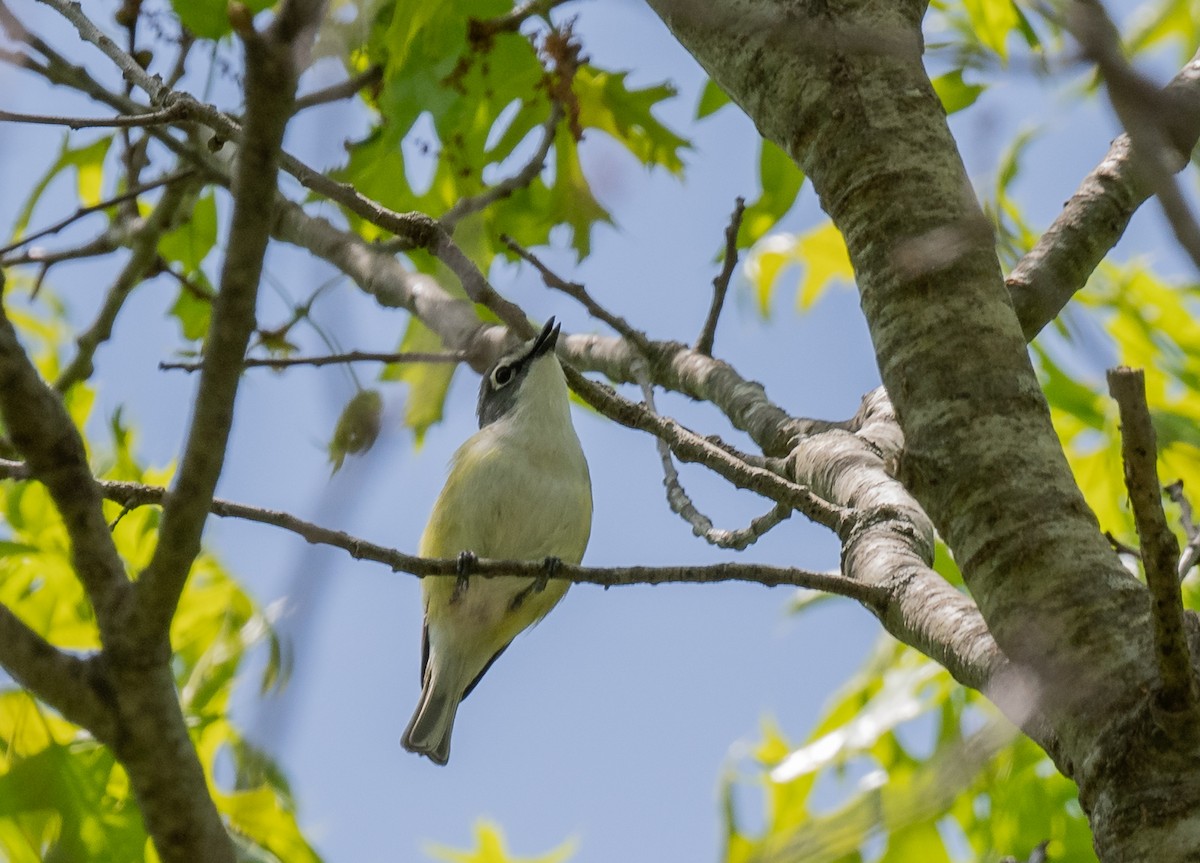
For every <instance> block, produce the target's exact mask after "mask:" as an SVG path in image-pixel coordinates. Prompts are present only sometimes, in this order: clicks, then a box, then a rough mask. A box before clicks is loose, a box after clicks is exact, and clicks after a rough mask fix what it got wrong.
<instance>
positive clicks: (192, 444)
mask: <svg viewBox="0 0 1200 863" xmlns="http://www.w3.org/2000/svg"><path fill="white" fill-rule="evenodd" d="M48 2H57V0H48ZM304 5H306V4H304V3H287V4H285V5H284V7H283V9H282V10H281V12H280V13H279V17H277V18H276V19H275V22H274V23H273V24H272V26H271V28H270V29H268V30H267V32H266V33H265V34H262V35H260V34H258V33H255V32H254V31H253V29H252V28H248V29H245V30H244V31H243V33H242V35H243V39H244V42H245V50H246V84H245V88H246V127H245V130H244V134H243V136H242V144H241V148H240V150H239V154H238V160H237V169H236V171H235V174H234V177H233V186H232V193H233V202H234V203H233V215H232V217H231V224H230V228H229V240H228V243H227V247H226V250H225V259H224V262H223V264H222V268H221V279H220V290H219V292H218V294H217V297H216V299H215V301H214V302H213V317H212V324H211V326H210V329H209V333H208V340H207V342H206V345H205V352H204V361H203V370H202V371H201V373H200V385H199V390H198V392H197V394H196V400H195V406H194V409H193V414H192V422H191V427H190V429H189V431H188V437H187V444H186V447H185V450H184V453H183V456H182V459H181V461H180V467H179V472H178V474H177V475H176V477H175V483H174V487H173V488H172V490H171V495H170V497H169V499H168V500H167V502H166V504H165V505H164V507H163V515H162V522H161V525H160V527H159V537H158V544H157V546H156V547H155V551H154V556H153V558H152V559H151V561H150V564H149V565H148V566H147V568H146V570H145V572H144V573H142V575H141V577H140V579H139V581H138V608H137V612H138V614H137V619H136V620H135V622H134V631H135V633H136V634H137V635H138V636H139V637H141V638H143V639H147V640H150V641H153V642H157V641H159V640H161V639H165V638H166V637H167V629H168V627H169V624H170V621H171V618H172V617H173V615H174V613H175V607H176V604H177V603H178V601H179V595H180V593H181V592H182V590H183V585H184V582H185V580H186V579H187V574H188V570H189V569H190V567H191V565H192V561H193V560H195V558H196V555H197V554H198V553H199V551H200V535H201V532H202V531H203V529H204V523H205V520H206V519H207V517H208V511H209V508H210V506H211V503H212V498H213V492H214V490H215V489H216V485H217V480H218V479H219V478H220V475H221V469H222V467H223V466H224V463H225V449H226V445H227V443H228V440H229V431H230V427H231V425H232V422H233V408H234V399H235V398H236V396H237V390H238V383H239V381H240V379H241V373H242V359H243V357H244V356H245V354H246V346H247V345H248V344H249V341H250V335H251V334H252V333H253V332H254V327H255V323H256V321H255V305H256V302H257V298H258V283H259V278H260V276H261V274H262V267H263V256H264V255H265V253H266V248H267V241H268V239H269V238H270V226H271V223H272V221H273V218H274V213H273V210H274V202H275V192H276V174H277V171H278V165H279V153H280V145H281V143H282V141H283V131H284V128H285V127H286V125H287V122H288V119H289V118H290V117H291V114H292V107H293V102H294V99H295V93H296V82H297V79H298V76H299V73H300V69H299V67H298V65H297V57H296V54H295V46H294V45H293V44H292V43H291V41H290V38H291V36H292V35H293V34H294V31H295V28H296V27H297V26H298V25H297V23H296V20H295V19H294V18H293V17H292V16H293V15H294V14H296V12H295V10H296V9H297V7H300V6H304ZM309 5H311V4H309ZM289 10H291V11H289ZM306 47H307V46H305V48H306ZM152 95H153V94H152Z"/></svg>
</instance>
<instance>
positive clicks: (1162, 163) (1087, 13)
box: [1066, 0, 1200, 268]
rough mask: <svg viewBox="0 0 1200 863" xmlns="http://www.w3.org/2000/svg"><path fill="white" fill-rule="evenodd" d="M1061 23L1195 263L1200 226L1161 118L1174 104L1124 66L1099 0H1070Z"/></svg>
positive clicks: (1118, 41) (1199, 256)
mask: <svg viewBox="0 0 1200 863" xmlns="http://www.w3.org/2000/svg"><path fill="white" fill-rule="evenodd" d="M1066 23H1067V26H1068V28H1069V29H1070V31H1071V34H1072V35H1073V36H1074V37H1075V38H1076V39H1077V40H1078V41H1079V44H1080V45H1081V46H1082V47H1083V50H1084V53H1085V54H1086V55H1087V56H1088V57H1089V58H1090V59H1091V60H1093V61H1094V62H1095V63H1096V66H1097V67H1098V69H1099V70H1100V74H1101V75H1102V76H1103V78H1104V81H1105V83H1106V84H1107V85H1108V96H1109V100H1110V101H1111V102H1112V106H1113V109H1114V110H1115V111H1116V113H1117V117H1118V118H1120V120H1121V125H1122V126H1124V128H1125V132H1126V134H1128V135H1129V137H1130V140H1132V141H1133V146H1134V159H1135V161H1134V167H1135V169H1136V170H1137V171H1138V172H1139V173H1140V174H1142V175H1143V176H1144V178H1145V182H1146V184H1147V185H1148V186H1149V188H1150V189H1151V190H1153V192H1154V194H1155V195H1156V196H1157V197H1158V200H1159V203H1160V204H1161V205H1162V208H1163V212H1164V213H1165V214H1166V216H1167V221H1168V222H1169V223H1170V225H1171V229H1172V230H1173V231H1174V233H1175V238H1176V240H1178V242H1179V244H1180V246H1182V247H1183V249H1184V251H1186V252H1187V253H1188V255H1190V256H1191V258H1192V262H1193V263H1194V264H1195V265H1196V267H1197V268H1200V225H1197V223H1196V220H1195V218H1194V216H1193V215H1192V212H1191V208H1190V207H1189V206H1188V203H1187V201H1186V200H1185V199H1184V197H1183V193H1182V192H1181V191H1180V188H1179V184H1178V183H1177V182H1176V181H1175V173H1176V172H1177V171H1179V170H1180V168H1181V167H1182V166H1181V165H1179V164H1178V161H1179V153H1178V152H1177V151H1176V149H1175V147H1174V146H1173V145H1172V143H1171V141H1170V138H1169V136H1168V129H1167V121H1166V118H1167V117H1168V116H1169V115H1170V113H1171V112H1172V109H1173V108H1174V107H1175V106H1173V105H1171V104H1170V102H1169V100H1168V98H1167V97H1166V95H1165V94H1164V93H1162V92H1160V91H1159V90H1158V88H1156V87H1155V86H1154V84H1153V83H1151V82H1150V81H1149V80H1147V79H1146V78H1144V77H1143V76H1141V75H1139V74H1138V73H1137V72H1136V71H1135V70H1134V69H1133V67H1132V66H1130V65H1129V63H1128V61H1127V60H1126V59H1125V55H1124V53H1123V51H1122V49H1121V38H1120V34H1118V32H1117V28H1116V25H1115V24H1114V23H1113V22H1112V19H1110V18H1109V17H1108V14H1107V13H1106V12H1105V11H1104V6H1103V5H1102V4H1101V3H1100V2H1098V0H1073V2H1072V3H1071V4H1070V5H1069V7H1068V14H1067V17H1066Z"/></svg>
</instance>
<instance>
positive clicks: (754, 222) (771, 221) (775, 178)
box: [737, 138, 804, 249]
mask: <svg viewBox="0 0 1200 863" xmlns="http://www.w3.org/2000/svg"><path fill="white" fill-rule="evenodd" d="M758 182H759V188H760V189H761V190H762V193H761V194H760V195H759V196H758V198H757V199H756V200H754V201H751V202H750V203H749V204H747V205H746V210H745V212H744V213H743V214H742V226H741V228H739V229H738V239H737V245H738V248H739V249H748V248H750V246H752V245H754V244H755V243H757V242H758V241H759V240H760V239H762V238H763V237H764V236H766V235H767V232H769V231H770V230H772V229H773V228H774V227H775V225H776V224H778V222H779V220H780V219H781V218H783V217H784V216H785V215H786V214H787V212H788V211H789V210H791V209H792V205H793V204H795V203H796V198H797V197H798V196H799V194H800V189H801V188H803V187H804V172H803V171H801V170H800V169H799V168H798V167H797V166H796V163H795V162H793V161H792V159H791V157H790V156H789V155H788V154H787V153H785V152H784V151H783V150H782V149H780V148H779V146H778V145H776V144H774V143H772V142H771V141H768V140H767V139H766V138H763V139H762V142H761V143H760V144H759V150H758Z"/></svg>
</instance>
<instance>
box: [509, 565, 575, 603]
mask: <svg viewBox="0 0 1200 863" xmlns="http://www.w3.org/2000/svg"><path fill="white" fill-rule="evenodd" d="M560 566H562V561H561V560H559V559H558V558H557V557H548V558H546V559H545V561H543V562H542V571H541V572H540V573H538V576H537V578H535V579H534V580H533V581H532V582H531V583H530V585H529V587H527V588H525V589H524V590H522V591H521V592H520V593H518V594H517V595H516V596H514V597H513V598H512V602H510V603H509V604H508V609H509V611H516V610H517V609H518V608H520V607H521V603H523V602H524V601H525V600H527V599H528V598H529V597H530V596H531V595H532V594H535V593H541V592H542V591H543V590H545V589H546V585H547V584H549V583H550V579H551V578H552V577H553V576H554V573H556V572H558V568H559V567H560Z"/></svg>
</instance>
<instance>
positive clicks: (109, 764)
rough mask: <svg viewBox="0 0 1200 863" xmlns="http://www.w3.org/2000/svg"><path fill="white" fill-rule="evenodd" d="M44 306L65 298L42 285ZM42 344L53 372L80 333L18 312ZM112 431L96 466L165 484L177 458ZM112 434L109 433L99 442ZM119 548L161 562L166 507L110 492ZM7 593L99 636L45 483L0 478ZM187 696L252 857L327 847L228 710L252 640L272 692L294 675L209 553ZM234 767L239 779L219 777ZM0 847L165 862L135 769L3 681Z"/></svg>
mask: <svg viewBox="0 0 1200 863" xmlns="http://www.w3.org/2000/svg"><path fill="white" fill-rule="evenodd" d="M43 300H47V302H45V303H43V308H45V307H50V308H53V307H54V304H53V303H52V301H49V298H48V297H46V296H43ZM9 315H10V317H11V318H12V319H13V320H14V323H15V324H16V325H17V326H18V327H19V328H20V329H21V330H22V332H23V333H24V334H25V336H26V339H27V343H32V344H31V348H32V350H33V353H34V356H35V359H36V362H37V364H38V366H39V370H40V371H41V372H42V374H44V375H47V376H49V377H51V378H53V376H54V373H55V372H56V371H57V368H56V367H57V364H58V359H57V356H56V350H57V349H58V348H61V347H63V346H65V345H66V344H68V343H69V342H68V340H67V338H66V333H67V331H66V328H65V326H64V325H63V324H62V322H61V320H60V319H58V318H57V317H55V316H54V315H49V316H38V317H34V316H31V315H29V314H27V313H24V312H21V311H20V310H13V309H10V310H9ZM93 401H94V393H93V391H92V389H90V388H89V387H88V386H86V385H77V386H75V387H73V388H72V389H71V390H70V391H69V392H68V393H67V395H66V406H67V408H68V410H69V411H70V414H71V416H72V418H73V419H74V421H75V424H76V425H77V426H78V427H79V428H80V429H81V430H83V429H85V428H89V429H95V428H96V427H97V426H96V422H95V421H94V420H92V421H89V420H90V415H91V410H92V404H93ZM100 428H102V429H106V430H107V435H98V434H93V435H92V439H91V442H90V452H89V457H90V460H91V463H92V466H93V469H94V471H95V473H96V475H97V476H99V477H100V478H102V479H111V480H125V481H133V482H140V483H147V484H152V485H165V484H167V483H168V482H169V481H170V479H171V474H172V470H171V469H169V468H168V469H149V468H145V467H143V466H141V465H140V464H139V463H138V461H137V459H136V457H135V456H134V443H135V436H134V433H133V431H132V430H131V429H130V428H129V427H128V426H127V425H126V424H125V422H124V421H123V419H122V417H121V415H120V413H118V414H117V415H115V416H113V417H111V418H110V420H109V422H108V423H107V425H101V426H100ZM100 440H104V442H103V443H100V442H99V441H100ZM105 515H106V517H107V518H108V519H109V521H110V523H111V524H112V534H113V539H114V541H115V543H116V546H117V550H118V552H119V553H120V554H121V557H122V559H123V560H124V561H125V564H126V566H127V568H128V570H129V572H130V574H131V575H132V574H135V573H137V572H139V571H141V570H142V569H143V568H144V567H145V566H146V564H147V563H148V562H149V560H150V556H151V554H152V553H153V550H154V543H155V540H156V536H157V528H158V519H159V512H158V510H157V509H156V508H155V507H149V506H147V507H140V508H137V509H132V510H125V509H123V508H122V507H121V506H120V505H119V504H116V503H112V502H106V503H105ZM0 532H2V534H0V602H2V603H3V604H4V605H6V606H7V607H8V608H10V609H12V610H13V612H14V613H16V614H17V616H18V617H20V618H21V620H23V621H24V622H25V623H26V624H27V625H29V626H30V627H32V628H33V629H34V630H35V631H36V632H38V633H39V634H40V635H41V636H43V637H44V638H45V639H47V640H48V641H49V642H51V643H52V644H55V645H58V646H59V647H62V648H65V649H68V650H73V651H89V650H95V649H97V648H98V647H99V633H98V631H97V629H96V624H95V619H94V617H93V614H92V610H91V607H90V605H89V604H88V602H87V598H86V596H85V595H84V593H83V590H82V588H81V587H80V583H79V581H78V580H77V579H76V578H75V575H74V571H73V569H72V567H71V560H70V544H69V541H68V538H67V533H66V529H65V528H64V526H63V523H62V520H61V519H60V517H59V515H58V512H57V510H56V509H55V508H54V505H53V503H52V502H51V500H50V496H49V494H48V493H47V492H46V489H45V488H44V487H43V486H42V485H40V484H38V483H33V482H25V483H4V484H3V485H0ZM171 644H172V647H173V649H174V653H175V661H174V669H175V677H176V682H177V684H178V686H179V693H180V702H181V704H182V706H183V710H184V715H185V717H186V719H187V722H188V725H189V727H190V728H191V733H192V740H193V742H194V743H195V745H196V748H197V751H198V752H199V754H200V759H201V763H202V764H203V766H204V769H205V772H206V775H207V776H208V780H209V784H210V787H211V788H212V791H213V796H214V799H215V800H216V802H217V806H218V809H219V810H220V812H221V813H222V814H223V815H224V816H225V818H226V822H227V823H228V824H229V826H230V828H231V830H232V831H233V832H234V834H235V835H236V837H237V839H238V842H239V845H240V846H241V849H242V852H243V858H244V859H245V860H249V861H263V863H269V861H288V863H293V861H295V863H304V861H317V860H319V859H320V858H319V857H318V856H317V854H316V852H315V851H313V849H312V847H311V846H310V845H309V844H308V842H307V841H306V840H305V839H304V837H303V835H302V834H301V832H300V829H299V826H298V825H297V822H296V813H295V804H294V802H293V800H292V798H291V793H290V791H289V789H288V787H287V784H286V782H285V781H284V780H283V778H282V773H281V771H280V770H279V769H278V768H277V767H275V766H274V765H273V764H271V763H270V761H269V759H267V758H266V756H264V755H263V754H262V753H260V752H257V751H256V750H254V749H253V747H251V746H250V745H249V744H248V743H247V742H246V741H245V739H244V738H243V737H242V736H241V733H240V732H239V731H238V729H237V728H236V727H235V726H234V725H233V723H232V722H231V721H230V718H229V699H230V695H231V693H232V690H233V686H234V681H235V678H236V676H237V674H238V672H239V671H240V670H241V669H242V668H243V666H244V664H245V661H246V659H247V657H248V655H249V652H250V651H251V650H252V649H259V650H262V649H265V651H266V662H265V670H264V672H263V678H262V683H261V685H262V688H263V689H264V690H266V689H269V688H273V687H276V686H278V685H280V684H281V683H282V682H283V681H284V680H285V679H286V676H287V672H288V662H287V658H286V652H285V650H284V646H283V645H282V644H281V642H280V640H279V638H278V637H277V636H276V635H275V632H274V629H273V626H272V623H271V616H270V614H268V613H267V612H266V611H264V610H263V609H261V608H259V607H258V606H257V605H256V603H255V602H254V601H253V600H252V599H251V598H250V596H249V595H248V594H247V593H246V592H245V591H244V590H243V589H242V588H241V587H240V586H239V584H238V582H237V581H236V579H235V578H234V577H233V576H232V575H231V574H230V573H229V572H228V571H227V570H226V569H225V568H224V567H223V566H222V565H221V563H220V561H219V560H218V559H217V558H216V557H214V556H213V555H212V554H210V553H207V552H206V553H202V554H201V555H200V556H199V557H198V558H197V559H196V562H195V564H194V566H193V568H192V572H191V575H190V577H189V579H188V582H187V586H186V588H185V590H184V593H183V596H182V598H181V600H180V603H179V610H178V612H177V613H176V615H175V618H174V620H173V621H172V624H171ZM229 774H232V776H233V779H232V781H231V782H225V781H222V780H221V779H219V778H218V775H220V776H223V777H224V776H228V775H229ZM0 857H2V858H3V859H6V860H10V861H13V863H20V861H35V860H47V861H91V860H96V861H99V860H113V861H122V863H125V861H135V860H146V861H155V860H157V859H158V858H157V856H156V855H155V854H154V850H153V848H152V847H151V845H150V843H149V841H148V839H147V836H146V832H145V828H144V827H143V825H142V820H141V815H140V813H139V811H138V808H137V806H136V804H135V801H134V798H133V792H132V789H131V788H130V786H129V780H128V778H127V776H126V775H125V771H124V770H123V768H122V767H121V766H120V765H119V764H117V763H116V761H115V760H114V759H113V757H112V754H111V753H110V752H109V751H108V750H107V749H106V748H105V747H103V746H101V745H100V744H98V743H97V742H96V741H95V740H93V739H92V738H91V737H90V736H89V735H87V734H86V733H84V732H82V731H81V730H80V729H78V728H76V727H75V726H73V725H71V724H70V723H69V722H66V721H65V720H63V719H62V718H61V717H59V716H58V715H57V714H56V713H54V711H52V710H50V709H48V708H46V707H44V706H42V705H41V704H39V703H37V702H36V701H34V700H33V699H31V698H30V697H28V696H27V695H26V694H24V693H23V692H21V691H20V690H18V689H15V688H14V687H13V684H12V682H11V681H7V680H5V681H4V682H3V683H2V684H0Z"/></svg>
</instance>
